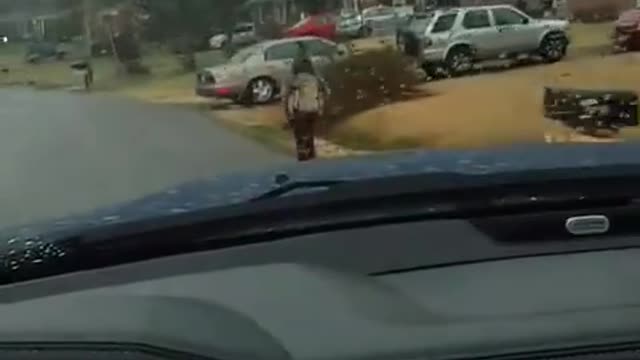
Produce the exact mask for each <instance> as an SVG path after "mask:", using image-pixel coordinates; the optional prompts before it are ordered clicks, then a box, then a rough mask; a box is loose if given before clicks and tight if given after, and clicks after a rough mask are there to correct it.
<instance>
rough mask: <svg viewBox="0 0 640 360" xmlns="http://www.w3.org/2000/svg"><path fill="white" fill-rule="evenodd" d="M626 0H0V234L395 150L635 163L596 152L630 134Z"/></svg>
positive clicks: (315, 174) (365, 163)
mask: <svg viewBox="0 0 640 360" xmlns="http://www.w3.org/2000/svg"><path fill="white" fill-rule="evenodd" d="M394 6H395V7H401V8H394ZM636 6H637V4H636V2H635V1H629V0H588V1H587V0H553V1H552V0H491V1H489V0H486V1H479V0H456V1H453V0H406V1H391V0H380V1H369V0H286V1H284V0H162V1H159V0H0V85H1V86H2V88H1V89H0V113H1V114H0V170H2V171H1V172H0V174H1V176H0V200H1V201H0V204H2V206H0V230H2V229H9V230H11V229H14V226H18V228H20V229H22V230H21V232H20V233H21V234H22V233H24V232H26V233H28V234H31V233H32V232H34V231H35V230H34V229H36V227H33V226H32V225H31V224H32V223H38V224H41V223H42V224H44V223H47V224H48V223H49V222H50V223H52V224H54V225H55V226H56V227H57V226H64V227H65V228H67V227H73V226H79V227H85V226H88V227H92V226H98V225H100V224H105V223H107V224H121V223H122V222H127V221H128V220H130V219H131V218H132V217H133V218H135V219H139V218H146V217H151V218H157V217H159V216H160V215H162V216H177V215H180V216H185V217H186V218H188V216H189V215H190V214H192V213H193V212H196V211H198V210H202V208H207V209H208V208H209V207H216V208H217V207H222V206H226V205H234V209H235V206H236V205H244V204H247V202H249V203H251V204H253V203H252V202H250V201H248V200H247V199H251V198H252V197H253V196H258V195H259V194H261V193H263V192H265V191H269V190H273V188H276V189H277V188H279V187H280V186H282V184H285V185H287V184H291V183H297V182H303V183H308V182H311V183H312V184H315V183H316V182H317V181H319V182H321V183H323V181H328V180H335V179H338V180H344V179H349V180H353V179H355V180H353V181H358V180H359V177H360V176H363V177H385V176H388V174H389V173H391V172H393V171H395V170H397V169H398V168H402V167H403V166H405V167H406V166H408V165H407V164H411V166H412V170H411V171H415V172H418V173H423V172H426V171H434V172H435V171H438V170H440V169H444V168H448V169H449V170H450V171H457V170H459V169H464V170H465V171H469V172H473V173H478V174H484V173H485V172H488V171H502V169H505V168H507V167H508V166H507V165H504V164H513V163H514V162H513V157H516V158H517V164H516V165H517V167H518V169H519V170H522V169H525V170H526V169H530V168H533V167H534V165H533V164H534V163H535V164H536V166H543V163H544V164H546V165H549V166H557V167H560V165H558V164H562V166H566V164H567V163H566V162H564V160H566V159H567V157H568V156H570V155H574V157H571V162H575V164H576V165H580V166H583V165H584V164H588V165H589V166H599V165H597V164H600V162H602V161H605V160H606V161H609V162H614V161H626V162H630V163H634V162H636V161H637V162H640V160H636V157H634V156H632V154H635V153H636V152H635V151H629V152H628V154H631V155H629V158H624V159H621V158H619V157H617V155H616V156H612V155H610V153H609V152H608V151H611V150H610V149H620V147H621V146H622V145H627V144H634V143H635V142H636V141H638V140H640V126H639V124H638V112H637V109H636V106H637V105H636V104H637V99H636V95H635V93H636V92H637V91H639V90H640V57H639V56H638V53H637V52H638V51H639V50H640V15H639V14H640V10H639V9H637V8H636ZM341 18H351V19H354V20H353V21H344V22H343V21H339V19H341ZM355 19H357V20H355ZM254 60H255V61H254ZM529 147H534V148H538V147H540V148H543V149H545V151H546V150H548V151H549V154H548V155H545V156H542V155H534V154H538V153H537V152H533V151H532V150H529ZM585 147H589V148H596V149H597V153H596V155H592V156H591V158H586V159H582V158H580V157H579V156H577V155H576V153H577V152H578V151H579V149H584V148H585ZM523 149H524V150H523ZM480 151H490V152H491V154H493V153H494V152H495V153H497V154H500V155H495V156H494V155H483V156H484V157H481V158H482V159H483V160H485V161H486V162H489V163H490V165H491V166H489V165H477V166H476V165H475V162H474V163H473V164H474V165H473V166H471V165H469V164H470V162H472V160H474V161H475V160H476V159H478V158H480V156H479V155H477V153H478V152H480ZM461 153H464V154H465V156H468V159H466V158H461V157H462V155H455V156H453V155H451V154H461ZM514 154H516V155H514ZM598 154H600V155H598ZM411 155H413V156H415V158H412V159H413V160H412V161H410V162H407V161H406V160H404V159H406V157H407V156H411ZM452 156H453V157H452ZM503 156H511V157H512V158H511V160H510V161H511V162H509V161H507V160H504V161H503V160H502V157H503ZM469 159H470V160H469ZM414 160H415V161H414ZM420 161H422V162H420ZM445 165H446V166H445ZM516 165H513V166H516ZM407 172H409V171H408V170H407ZM354 173H357V174H358V175H357V176H355V175H354ZM363 174H364V175H363ZM280 175H283V176H280ZM283 178H284V179H288V180H282V179H283ZM229 179H231V180H229ZM218 181H220V183H222V184H224V185H219V184H220V183H219V182H218ZM210 184H215V186H213V185H211V186H209V185H210ZM461 184H463V185H464V184H465V183H461ZM185 186H186V189H185ZM217 186H220V187H217ZM304 191H307V189H304ZM149 197H150V198H149ZM291 198H295V197H293V196H292V197H291ZM283 203H284V202H283ZM390 203H392V201H391V200H390ZM131 204H133V205H131ZM125 205H126V207H125ZM129 205H131V206H133V207H129ZM134 205H135V206H134ZM307 205H309V204H307ZM310 207H312V206H311V205H310ZM306 209H307V208H305V211H306ZM218 210H220V209H218ZM310 213H313V211H311V210H310ZM225 214H226V213H225ZM289 215H290V216H291V217H295V215H296V214H289ZM289 215H287V216H289ZM229 216H231V215H229ZM287 216H284V217H283V222H286V221H288V217H287ZM160 217H161V216H160ZM79 218H80V219H82V221H78V220H77V219H79ZM185 221H188V220H185ZM78 224H81V225H82V226H80V225H78ZM23 226H24V227H25V228H26V229H27V230H24V229H23ZM37 229H40V227H37ZM7 231H8V230H7ZM0 255H2V250H1V248H0Z"/></svg>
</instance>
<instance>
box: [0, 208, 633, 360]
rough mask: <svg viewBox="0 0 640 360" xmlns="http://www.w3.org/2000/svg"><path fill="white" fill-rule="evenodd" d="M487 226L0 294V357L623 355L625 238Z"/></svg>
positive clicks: (350, 234)
mask: <svg viewBox="0 0 640 360" xmlns="http://www.w3.org/2000/svg"><path fill="white" fill-rule="evenodd" d="M492 224H493V223H492ZM488 228H490V226H489V225H487V223H486V222H477V221H476V222H473V221H467V220H442V221H424V222H412V223H405V224H394V225H384V226H377V227H369V228H360V229H351V230H340V231H333V232H327V233H322V234H312V235H306V236H300V237H291V238H286V239H280V240H274V241H269V242H264V243H259V244H254V245H247V246H242V247H231V248H227V249H223V250H217V251H211V252H202V253H196V254H185V255H180V256H173V257H167V258H161V259H156V260H152V261H147V262H141V263H135V264H129V265H123V266H118V267H113V268H107V269H102V270H95V271H86V272H80V273H75V274H68V275H64V276H58V277H53V278H48V279H42V280H38V281H32V282H27V283H18V284H14V285H10V286H5V287H3V288H2V289H0V301H1V302H2V305H1V306H0V317H1V318H2V319H3V320H2V322H0V357H1V358H2V359H12V358H16V359H18V358H22V357H20V356H25V354H31V355H34V354H37V355H38V356H43V358H46V359H51V358H58V357H59V358H65V359H72V358H75V357H78V358H80V357H81V356H79V355H83V356H85V357H84V358H92V359H94V358H102V357H104V358H118V359H126V358H132V359H133V358H136V359H138V358H140V359H178V358H179V359H184V358H186V359H218V360H235V359H243V360H244V359H256V360H258V359H264V360H272V359H273V360H280V359H282V360H285V359H287V360H288V359H389V360H392V359H393V360H403V359H406V360H413V359H479V358H496V359H497V358H500V359H504V358H514V359H515V358H519V359H521V358H531V359H533V358H539V357H540V356H542V355H541V354H543V355H544V354H546V355H544V356H543V357H545V358H552V357H556V356H557V357H562V356H565V355H567V356H568V355H571V354H578V353H580V354H584V355H585V356H587V355H589V354H594V353H602V352H603V351H604V352H608V351H612V352H619V351H622V350H620V349H623V348H624V349H625V350H624V351H630V350H629V348H630V347H631V348H632V349H634V348H635V344H636V341H640V336H638V335H637V334H639V333H640V306H639V305H640V288H639V287H638V286H637V285H636V284H638V283H640V262H638V261H637V259H638V258H639V257H640V249H638V248H637V247H636V245H637V244H638V241H637V239H636V237H633V236H628V237H626V236H619V237H616V238H615V239H613V237H610V238H604V237H594V238H587V239H585V238H582V239H580V240H579V241H575V240H574V241H564V242H559V243H558V244H555V245H553V246H552V245H549V244H539V243H529V242H525V243H524V244H523V243H517V242H509V241H505V239H504V238H503V237H499V236H496V232H495V231H489V230H488ZM496 239H498V240H496ZM612 244H613V245H615V246H613V245H612ZM28 349H37V351H30V352H27V353H25V351H27V350H28ZM603 349H605V350H603ZM638 349H640V342H638ZM87 354H99V356H100V357H97V356H98V355H96V357H94V356H93V355H91V356H89V357H86V356H87ZM123 354H126V356H125V355H123ZM549 354H553V356H551V355H549ZM625 354H627V353H625ZM634 354H635V353H634ZM34 356H36V355H34ZM56 356H57V357H56ZM127 356H129V357H127ZM31 358H34V357H31Z"/></svg>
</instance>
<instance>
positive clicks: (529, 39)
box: [398, 5, 569, 75]
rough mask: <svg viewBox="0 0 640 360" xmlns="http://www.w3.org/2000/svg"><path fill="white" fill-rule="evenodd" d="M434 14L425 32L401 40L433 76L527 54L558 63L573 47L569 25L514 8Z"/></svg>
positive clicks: (400, 42)
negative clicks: (437, 70)
mask: <svg viewBox="0 0 640 360" xmlns="http://www.w3.org/2000/svg"><path fill="white" fill-rule="evenodd" d="M432 15H433V16H431V18H430V21H428V22H427V23H425V27H426V28H425V29H424V30H420V31H418V32H416V31H412V32H405V33H404V35H403V36H400V37H399V38H398V46H399V47H400V48H401V49H402V50H403V51H404V52H405V53H407V54H409V55H413V56H417V57H418V58H419V61H420V63H421V64H422V65H423V67H424V68H425V70H427V71H429V70H430V69H433V68H434V66H438V67H444V68H445V69H446V70H448V72H449V73H451V74H452V75H458V74H461V73H464V72H467V71H469V70H471V69H472V68H473V66H474V63H476V62H481V61H486V60H497V59H505V58H516V57H518V56H521V55H528V56H530V55H535V56H539V57H541V58H542V59H543V60H544V61H546V62H555V61H559V60H560V59H562V58H563V57H564V56H565V54H566V52H567V47H568V45H569V36H568V29H569V23H568V22H567V21H564V20H547V19H544V20H543V19H533V18H531V17H529V16H528V15H526V14H524V13H523V12H521V11H520V10H518V9H516V8H514V7H512V6H508V5H497V6H475V7H465V8H456V9H449V10H436V11H435V12H434V13H433V14H432Z"/></svg>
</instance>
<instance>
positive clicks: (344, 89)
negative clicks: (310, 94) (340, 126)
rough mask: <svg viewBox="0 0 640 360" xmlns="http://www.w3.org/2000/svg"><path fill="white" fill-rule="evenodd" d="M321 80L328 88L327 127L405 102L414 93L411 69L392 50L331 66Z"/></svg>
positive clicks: (414, 80)
mask: <svg viewBox="0 0 640 360" xmlns="http://www.w3.org/2000/svg"><path fill="white" fill-rule="evenodd" d="M324 76H325V79H326V80H327V82H328V85H329V87H330V88H331V97H330V98H329V100H328V104H327V106H328V109H327V112H328V114H329V116H328V119H327V121H328V122H329V123H328V124H327V125H332V124H335V123H336V122H337V121H340V120H341V119H344V118H346V117H348V116H350V115H353V114H356V113H359V112H362V111H366V110H369V109H373V108H375V107H378V106H382V105H385V104H389V103H391V102H395V101H400V100H404V99H407V98H408V97H410V96H411V95H412V94H414V93H415V92H416V85H417V84H418V83H419V77H418V75H417V73H416V71H415V68H414V67H412V66H411V63H410V62H409V61H408V60H407V59H406V58H404V57H403V56H402V55H401V54H399V53H397V52H395V51H394V50H393V49H381V50H371V51H367V52H365V53H362V54H355V55H353V56H351V57H350V58H348V59H346V60H344V61H340V62H336V63H333V64H332V65H330V66H329V67H328V68H327V70H326V73H325V74H324Z"/></svg>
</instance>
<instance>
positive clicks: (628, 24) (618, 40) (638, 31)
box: [613, 9, 640, 51]
mask: <svg viewBox="0 0 640 360" xmlns="http://www.w3.org/2000/svg"><path fill="white" fill-rule="evenodd" d="M613 48H614V50H615V51H636V50H640V9H633V10H627V11H625V12H623V13H622V14H620V17H619V18H618V20H617V21H616V22H615V29H614V32H613Z"/></svg>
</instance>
